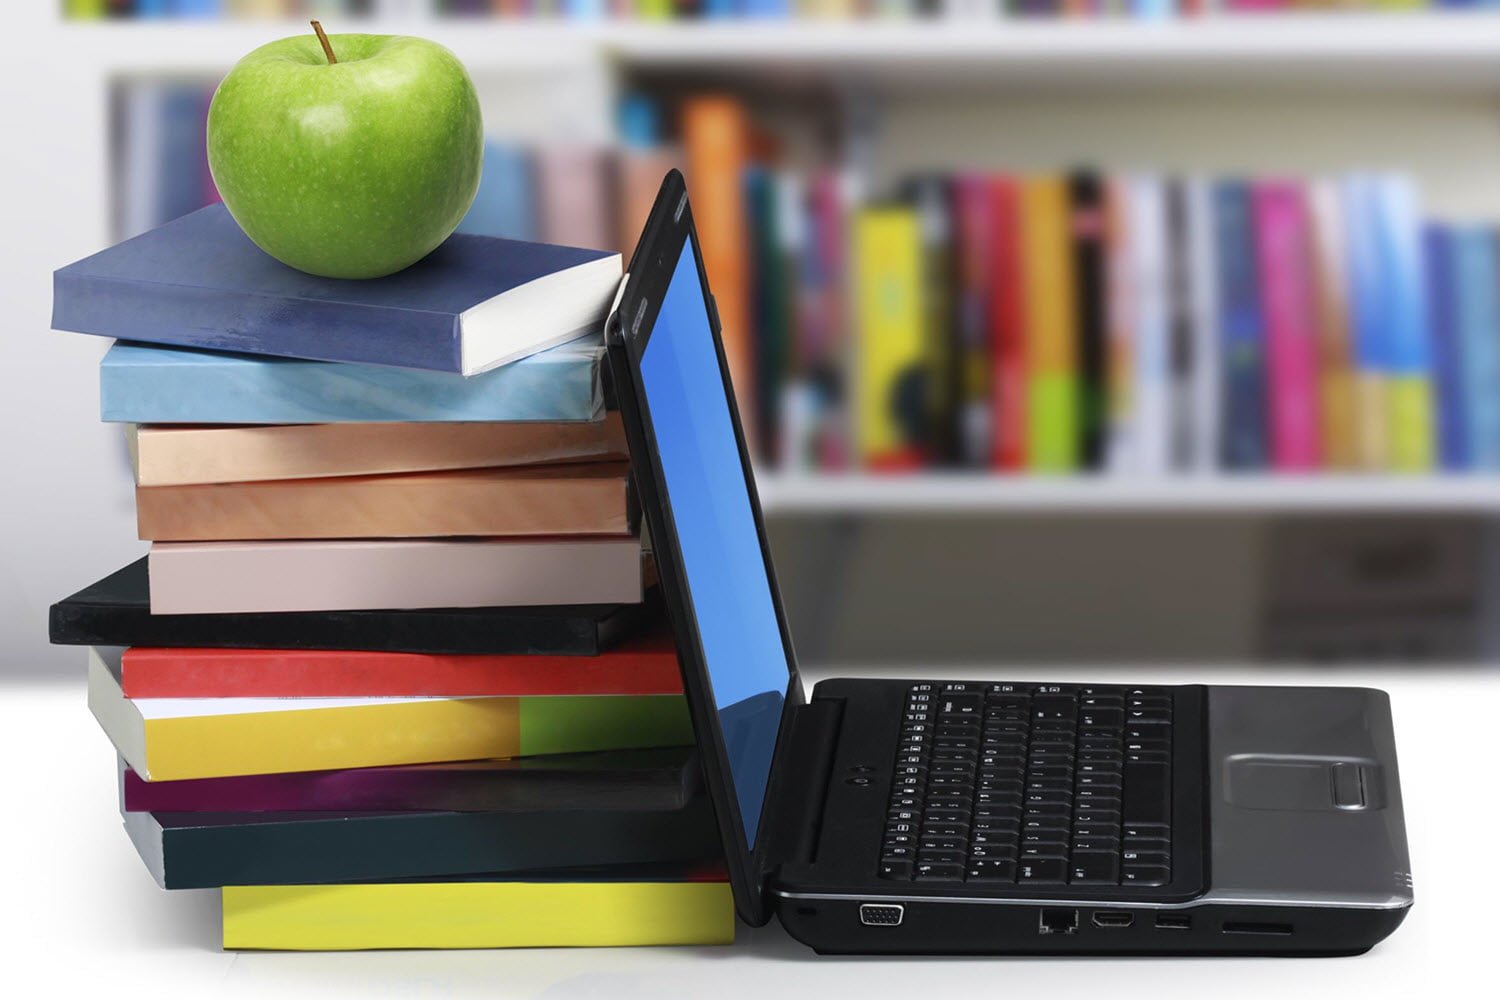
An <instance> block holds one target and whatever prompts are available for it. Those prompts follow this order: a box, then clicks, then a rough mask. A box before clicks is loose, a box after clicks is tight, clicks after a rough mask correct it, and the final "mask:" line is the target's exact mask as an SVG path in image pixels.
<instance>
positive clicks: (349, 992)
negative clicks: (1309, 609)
mask: <svg viewBox="0 0 1500 1000" xmlns="http://www.w3.org/2000/svg"><path fill="white" fill-rule="evenodd" d="M78 656H79V660H80V669H79V671H78V674H77V677H78V678H79V679H80V680H78V681H77V682H72V683H59V684H55V685H47V686H37V685H31V686H27V685H9V686H0V699H3V700H4V706H5V712H4V721H3V724H0V750H3V757H0V759H3V761H4V764H5V767H6V777H5V806H4V811H5V816H4V821H3V824H0V846H3V847H4V852H3V856H4V858H5V859H6V862H7V864H6V868H5V871H4V877H3V882H0V955H3V956H4V958H3V969H4V972H3V975H0V982H3V983H4V991H5V993H7V994H8V995H10V996H18V997H19V996H84V995H93V996H99V997H110V998H115V997H122V996H145V997H151V998H153V1000H163V998H168V997H179V996H181V997H193V998H195V1000H204V998H207V997H214V998H218V997H222V996H238V995H252V996H268V995H275V996H277V997H278V998H291V997H301V996H318V997H337V996H358V997H379V996H401V997H409V996H419V997H436V996H449V995H452V996H469V995H473V996H484V997H488V998H495V997H511V996H526V997H530V996H546V997H559V998H562V997H588V998H612V997H625V998H635V997H640V998H648V997H649V998H652V1000H656V998H661V997H699V998H714V1000H729V998H733V997H739V996H745V997H755V998H757V1000H767V998H770V1000H784V998H790V997H802V996H808V997H819V998H821V1000H827V998H830V997H845V996H859V997H877V996H892V997H896V996H899V997H908V998H924V997H928V996H933V995H937V994H938V993H939V991H950V992H951V993H952V994H953V995H955V996H963V995H968V994H969V993H970V991H972V992H973V995H976V996H982V997H996V996H999V997H1018V996H1019V997H1028V996H1041V995H1045V996H1048V997H1049V998H1051V997H1055V998H1068V997H1075V996H1076V997H1088V998H1091V1000H1092V998H1099V997H1110V998H1130V997H1137V996H1141V997H1144V996H1148V995H1149V996H1152V997H1154V998H1155V997H1200V996H1204V995H1211V996H1213V997H1214V998H1215V1000H1221V998H1225V1000H1227V998H1232V997H1253V998H1256V1000H1266V998H1268V997H1271V998H1277V1000H1280V998H1284V997H1303V996H1307V997H1312V996H1319V997H1324V996H1342V995H1347V996H1359V997H1361V998H1362V1000H1366V998H1376V997H1413V996H1433V997H1467V996H1481V995H1493V993H1491V990H1493V988H1494V984H1493V982H1492V980H1491V978H1490V974H1491V971H1492V969H1493V967H1494V962H1495V956H1496V951H1497V942H1496V940H1495V936H1496V934H1497V932H1500V899H1497V898H1496V897H1497V890H1500V851H1497V848H1496V844H1497V842H1500V836H1497V835H1500V804H1497V803H1500V793H1497V781H1496V774H1497V765H1496V762H1497V745H1500V669H1496V668H1485V667H1467V668H1438V667H1430V666H1422V667H1404V668H1396V667H1386V668H1371V669H1356V668H1330V669H1325V670H1322V671H1309V670H1301V669H1292V668H1279V667H1260V668H1254V669H1238V668H1230V667H1205V668H1200V669H1187V668H1178V667H1173V668H1165V669H1164V668H1151V667H1131V668H1128V669H1127V668H1097V667H1074V668H1069V669H1063V668H1042V669H1026V670H1019V669H1016V668H1006V669H1004V670H986V669H967V670H961V669H959V670H950V669H945V670H943V671H942V672H941V674H939V675H937V676H941V677H943V678H957V677H964V678H983V677H993V678H996V679H1000V678H1005V679H1011V680H1030V679H1036V680H1059V681H1061V680H1077V681H1097V682H1110V681H1115V682H1125V683H1151V682H1160V683H1188V682H1196V681H1206V682H1210V683H1256V682H1260V683H1287V684H1314V683H1347V684H1361V685H1372V686H1377V687H1383V688H1385V689H1387V690H1388V691H1390V692H1391V695H1392V698H1393V701H1394V708H1395V715H1396V736H1397V743H1398V746H1399V748H1400V754H1401V778H1402V786H1403V789H1404V792H1405V799H1406V813H1407V826H1408V831H1409V834H1410V838H1411V844H1412V867H1413V870H1414V872H1415V879H1416V896H1417V905H1416V906H1415V908H1414V909H1413V911H1412V913H1411V915H1410V917H1408V919H1407V921H1406V923H1405V924H1404V925H1403V926H1402V927H1401V928H1400V929H1399V930H1398V931H1397V932H1396V933H1395V935H1393V936H1392V937H1391V938H1389V939H1388V940H1387V941H1386V942H1385V943H1383V944H1381V945H1379V946H1377V947H1376V948H1375V949H1374V950H1373V951H1371V952H1370V953H1369V954H1367V955H1365V956H1362V957H1359V958H1352V959H1209V958H1199V959H1099V958H1092V959H1059V958H1036V959H1017V958H1009V959H1002V958H993V959H918V960H904V959H867V958H840V959H833V958H822V957H819V956H817V955H815V954H813V953H812V952H810V951H808V950H807V949H805V948H803V947H802V946H801V945H799V944H797V943H796V942H795V941H792V940H791V939H790V938H788V937H787V935H786V934H785V933H784V932H783V931H782V930H781V929H780V928H779V927H778V926H776V925H775V924H774V923H772V924H771V925H770V926H768V927H765V928H760V929H754V930H752V929H748V928H743V927H742V928H741V929H740V933H739V939H738V941H737V942H736V943H735V944H734V945H733V946H731V947H723V948H654V949H599V950H581V949H572V950H521V951H486V952H377V953H346V954H278V953H243V954H226V953H224V952H222V951H220V950H219V947H218V932H219V927H218V895H217V893H216V892H213V891H194V892H172V893H169V892H165V891H163V890H161V889H158V888H157V887H156V885H155V883H154V882H152V880H151V878H150V877H149V876H148V875H147V874H146V872H145V869H144V868H143V867H142V866H141V864H140V862H139V860H138V859H137V858H136V855H135V852H134V850H133V849H132V848H131V846H130V844H129V842H128V841H127V840H126V837H125V834H124V832H123V831H122V830H121V828H120V820H119V815H118V813H117V812H116V792H115V777H114V764H113V755H112V753H111V750H110V747H109V744H108V742H107V741H106V739H105V738H104V735H103V734H102V733H101V732H100V731H99V730H98V728H97V727H96V726H95V724H94V722H93V719H92V718H91V717H90V715H89V714H88V710H87V708H86V707H85V705H84V692H83V686H82V683H81V677H82V673H83V671H82V660H83V657H84V651H83V650H79V651H78ZM840 673H844V674H852V673H856V671H850V670H841V671H840ZM881 673H884V674H887V675H890V674H892V673H893V672H892V671H881ZM894 673H899V674H904V675H909V676H920V674H918V673H917V672H914V671H912V670H905V671H899V672H894ZM808 679H809V680H810V681H812V680H817V679H818V676H817V675H815V674H810V675H809V678H808ZM85 990H88V991H90V994H85V993H84V991H85Z"/></svg>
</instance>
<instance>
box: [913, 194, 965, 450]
mask: <svg viewBox="0 0 1500 1000" xmlns="http://www.w3.org/2000/svg"><path fill="white" fill-rule="evenodd" d="M907 195H908V197H909V199H910V201H911V203H912V205H913V207H914V209H915V211H916V213H917V220H918V227H919V228H918V231H919V233H920V236H921V243H922V259H921V266H922V272H921V281H922V292H921V301H922V312H923V316H922V323H921V330H922V339H923V351H922V353H923V357H924V368H925V369H926V379H925V386H926V390H925V391H926V395H927V399H926V403H925V405H924V406H923V407H922V408H923V409H924V410H925V411H926V413H925V416H924V417H923V422H924V423H925V425H926V426H925V428H924V430H923V432H922V441H921V444H922V450H923V452H924V460H925V461H926V462H927V463H929V464H934V465H951V464H953V463H954V462H955V461H956V459H957V457H958V440H959V439H958V430H959V424H958V416H957V412H958V411H957V407H958V401H959V398H960V391H961V386H962V376H961V374H960V371H961V369H960V364H961V362H960V355H959V352H958V330H957V319H958V317H957V314H956V309H955V298H956V296H957V283H956V280H955V261H954V244H955V224H954V217H953V213H954V202H953V190H952V185H951V184H950V183H949V180H948V178H947V177H944V176H937V175H930V174H929V175H922V176H919V177H916V178H914V179H913V180H912V181H911V182H910V183H909V184H908V186H907Z"/></svg>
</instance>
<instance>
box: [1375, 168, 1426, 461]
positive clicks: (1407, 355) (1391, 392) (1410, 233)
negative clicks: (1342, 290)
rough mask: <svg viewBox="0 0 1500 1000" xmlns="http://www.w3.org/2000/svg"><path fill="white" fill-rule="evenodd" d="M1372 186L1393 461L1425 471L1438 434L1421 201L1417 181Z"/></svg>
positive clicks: (1381, 181)
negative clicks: (1423, 254) (1423, 263)
mask: <svg viewBox="0 0 1500 1000" xmlns="http://www.w3.org/2000/svg"><path fill="white" fill-rule="evenodd" d="M1372 184H1373V186H1374V194H1375V205H1376V213H1375V218H1374V229H1375V253H1376V255H1377V258H1378V267H1379V273H1380V285H1379V287H1380V293H1381V301H1382V306H1381V309H1380V315H1381V316H1382V317H1383V318H1384V325H1385V338H1384V339H1385V352H1386V353H1385V357H1386V425H1387V430H1388V448H1389V463H1390V465H1391V467H1392V468H1394V469H1397V470H1400V471H1407V472H1412V471H1426V470H1430V469H1431V468H1432V466H1433V464H1434V459H1435V452H1436V451H1437V433H1436V427H1435V414H1434V406H1433V397H1434V392H1433V384H1432V344H1431V339H1430V330H1429V328H1428V324H1427V284H1426V280H1425V279H1426V271H1425V269H1424V268H1423V266H1422V221H1421V215H1422V210H1421V199H1420V196H1419V195H1418V193H1417V186H1416V183H1415V182H1414V181H1413V180H1412V179H1411V178H1409V177H1406V176H1403V175H1399V174H1386V175H1382V176H1378V177H1376V178H1375V179H1374V180H1373V181H1372Z"/></svg>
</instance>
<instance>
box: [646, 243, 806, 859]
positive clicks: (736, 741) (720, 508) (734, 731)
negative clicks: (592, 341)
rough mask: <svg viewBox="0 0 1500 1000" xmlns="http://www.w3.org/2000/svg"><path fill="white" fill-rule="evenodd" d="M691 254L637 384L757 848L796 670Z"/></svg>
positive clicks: (674, 282) (667, 297)
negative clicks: (784, 635)
mask: <svg viewBox="0 0 1500 1000" xmlns="http://www.w3.org/2000/svg"><path fill="white" fill-rule="evenodd" d="M693 253H694V251H693V242H692V241H691V240H685V241H684V242H683V248H682V252H681V255H680V256H679V257H678V260H677V264H676V267H675V268H674V270H673V273H672V278H671V281H670V283H669V284H668V286H667V290H666V293H665V294H664V296H663V297H662V302H661V307H660V309H659V311H658V312H657V316H656V325H655V326H654V327H653V328H652V330H651V332H650V336H649V338H647V340H646V347H645V350H644V351H643V352H642V354H641V361H640V379H641V386H642V388H643V390H644V392H645V396H646V403H647V407H648V409H649V411H650V414H651V421H650V423H651V428H652V431H653V435H654V437H655V444H656V451H657V455H658V460H659V461H660V463H661V468H662V478H663V479H664V481H665V487H666V497H665V500H666V506H667V508H668V509H669V510H670V511H671V516H672V519H673V521H674V523H675V525H676V529H677V530H676V534H677V544H678V547H679V549H680V551H681V555H682V563H683V568H684V572H685V573H686V576H687V590H688V597H689V600H690V601H691V602H692V612H693V616H694V618H695V619H696V621H697V625H698V633H699V639H700V642H701V644H702V649H703V656H704V660H705V662H706V664H707V667H708V681H709V685H710V687H711V689H712V690H711V692H710V693H711V695H712V698H713V703H714V705H715V706H716V707H717V709H718V713H719V725H720V726H721V727H722V729H723V733H724V746H725V750H726V751H727V754H728V761H729V769H730V779H731V781H732V783H733V786H734V795H735V798H736V799H738V801H739V808H740V816H741V817H742V819H743V821H744V824H745V842H746V843H747V844H748V845H750V846H751V847H753V846H754V845H755V835H756V829H757V827H758V826H759V823H760V814H761V806H762V804H763V803H764V801H765V796H766V783H767V781H768V780H769V778H770V773H771V756H772V753H773V752H774V751H775V749H776V733H777V728H778V726H779V725H780V722H781V710H782V703H783V701H784V700H785V697H786V690H787V683H788V677H789V670H788V664H787V652H786V649H785V647H784V645H783V644H782V640H781V626H780V622H779V619H778V618H777V614H776V606H775V602H774V600H773V598H772V596H771V582H770V578H769V576H768V574H767V569H766V562H765V559H764V557H763V556H762V552H761V546H760V534H759V532H758V531H757V529H756V523H755V517H754V515H753V513H752V512H751V507H750V494H749V491H748V489H747V486H746V478H745V477H746V476H747V475H748V474H749V470H748V469H746V468H745V467H744V466H742V465H741V463H740V452H739V447H738V445H737V443H736V441H735V436H734V425H733V424H732V422H731V419H730V410H729V406H730V402H729V398H728V396H727V394H726V393H725V391H724V382H723V379H722V377H721V375H720V369H719V359H718V355H717V353H716V352H715V350H714V341H713V334H712V331H711V328H710V325H709V318H708V305H707V300H706V298H705V297H704V292H703V288H702V287H701V286H700V284H699V281H698V267H697V262H696V260H695V259H694V256H693Z"/></svg>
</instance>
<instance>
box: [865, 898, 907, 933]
mask: <svg viewBox="0 0 1500 1000" xmlns="http://www.w3.org/2000/svg"><path fill="white" fill-rule="evenodd" d="M905 915H906V907H904V906H902V905H901V904H900V903H860V904H859V922H860V923H862V924H864V925H865V926H866V927H895V926H896V925H897V924H899V923H901V918H902V917H904V916H905Z"/></svg>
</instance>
